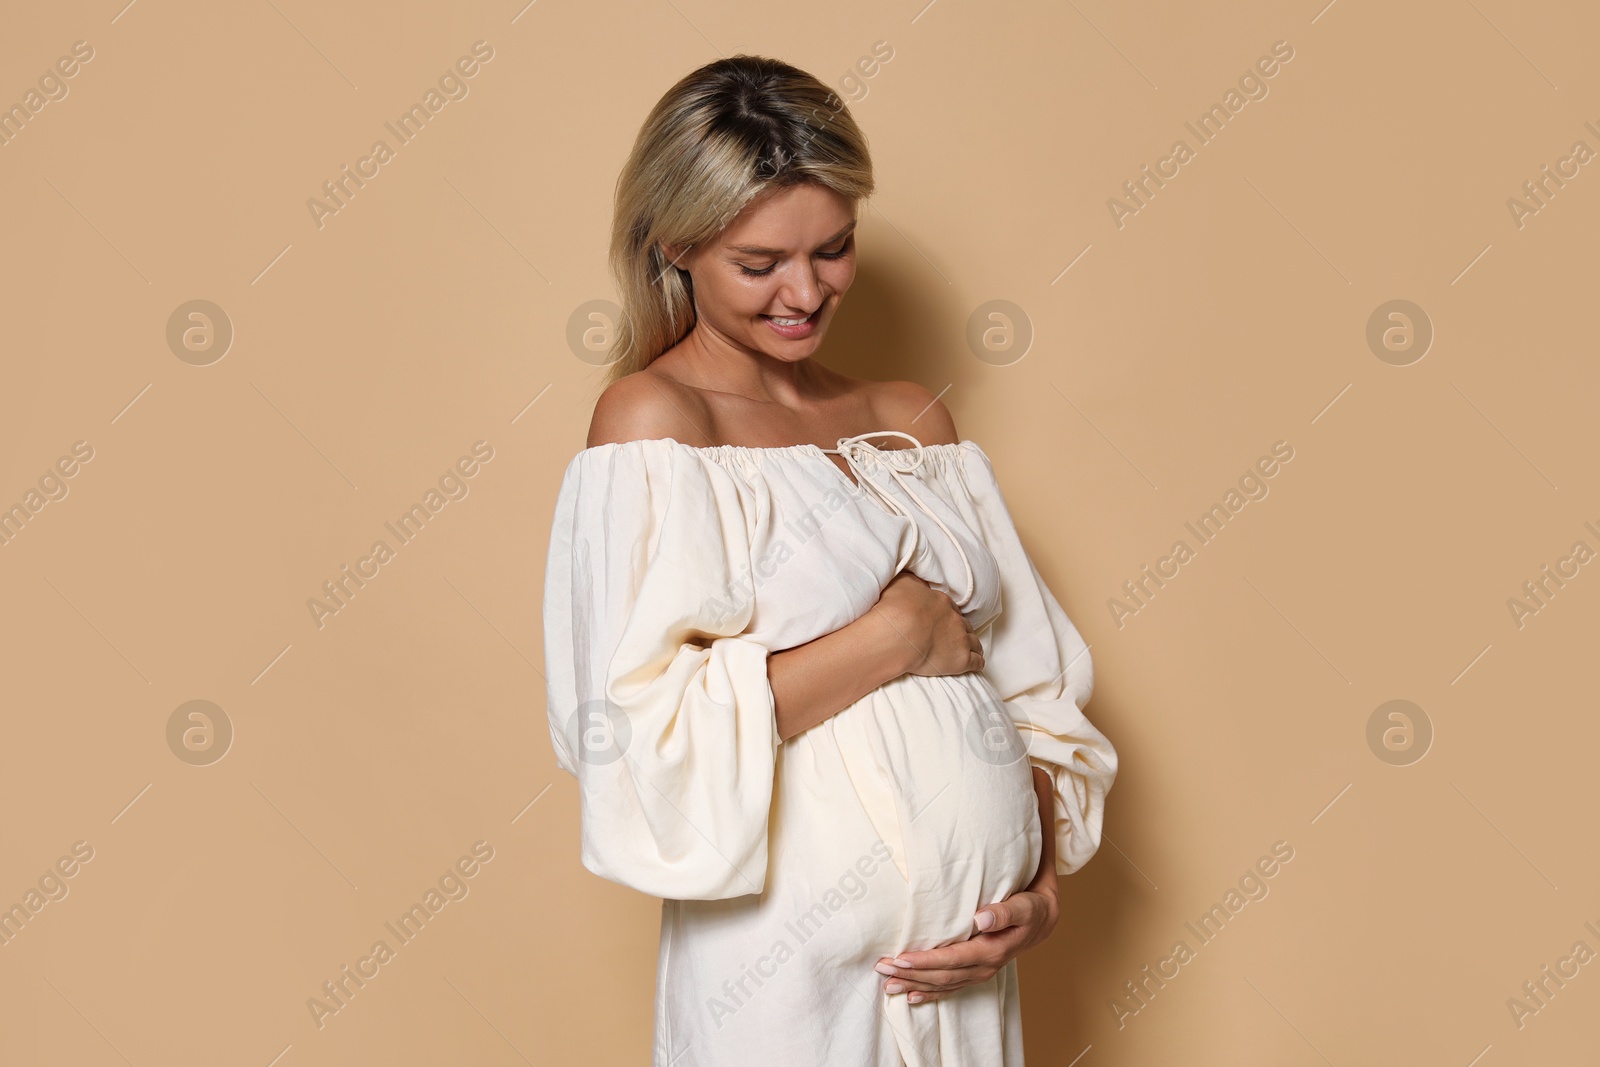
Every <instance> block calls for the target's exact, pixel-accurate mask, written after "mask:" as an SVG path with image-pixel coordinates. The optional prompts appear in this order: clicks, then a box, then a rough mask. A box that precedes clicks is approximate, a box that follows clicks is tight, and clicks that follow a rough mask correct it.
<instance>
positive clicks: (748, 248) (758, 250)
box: [727, 219, 860, 256]
mask: <svg viewBox="0 0 1600 1067" xmlns="http://www.w3.org/2000/svg"><path fill="white" fill-rule="evenodd" d="M859 221H860V220H859V219H851V220H850V222H849V223H848V224H847V225H846V226H845V228H844V229H842V230H840V231H839V232H838V233H836V234H834V235H833V236H832V237H830V238H828V239H827V240H826V241H823V242H822V244H820V245H818V246H817V247H818V248H822V247H823V246H825V245H831V244H833V242H835V241H837V240H838V239H839V238H841V237H843V236H845V235H846V234H848V233H850V231H852V230H854V229H855V228H856V223H857V222H859ZM727 247H728V248H729V249H730V250H732V251H734V252H743V253H745V254H746V255H750V256H781V255H783V253H784V249H782V248H763V247H761V246H760V245H728V246H727Z"/></svg>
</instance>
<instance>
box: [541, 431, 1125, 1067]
mask: <svg viewBox="0 0 1600 1067" xmlns="http://www.w3.org/2000/svg"><path fill="white" fill-rule="evenodd" d="M878 436H882V435H879V434H867V435H862V436H861V437H856V438H843V439H841V440H840V441H839V448H838V449H837V450H824V449H821V448H819V447H817V446H815V445H809V444H806V445H793V446H786V447H777V448H754V447H744V446H738V445H720V446H712V447H692V446H689V445H685V444H682V443H681V442H678V441H675V440H672V439H670V438H660V439H650V440H639V441H628V442H623V443H610V444H604V445H599V446H597V447H594V448H587V449H584V450H583V451H582V452H579V453H578V454H577V455H576V456H575V457H574V458H573V459H572V461H571V463H570V464H569V465H568V467H567V470H566V473H565V476H564V478H563V481H562V484H561V489H560V494H559V496H558V499H557V503H556V510H555V520H554V524H553V530H552V534H551V539H550V554H549V559H548V565H547V569H546V577H545V595H544V623H545V627H544V640H545V662H546V670H547V677H548V683H549V684H548V694H547V695H548V701H549V703H548V714H549V726H550V736H551V741H552V744H553V745H554V747H555V752H556V758H557V762H558V763H559V765H560V766H561V767H562V769H564V770H566V771H568V772H569V773H571V774H573V775H574V776H575V777H576V778H577V780H578V793H579V801H580V806H581V811H582V854H581V858H582V862H583V865H584V866H585V867H586V868H588V869H589V870H590V871H592V872H594V873H595V874H598V875H600V876H602V877H604V878H608V879H610V880H612V881H615V882H618V883H621V884H622V885H626V886H631V887H633V888H635V889H637V890H639V891H641V892H644V893H649V894H653V895H656V896H660V897H662V898H663V904H662V924H661V946H660V956H659V966H658V971H657V980H656V1004H655V1011H656V1025H655V1032H656V1037H655V1050H654V1057H653V1061H652V1062H653V1065H654V1067H668V1065H671V1067H724V1065H730V1067H731V1065H738V1067H747V1065H748V1064H750V1063H757V1062H775V1063H784V1064H788V1065H795V1067H811V1065H815V1067H824V1065H834V1064H850V1065H852V1067H853V1065H858V1064H860V1065H869V1067H995V1065H1000V1067H1018V1065H1020V1064H1021V1063H1022V1034H1021V1013H1020V1000H1019V994H1018V989H1017V975H1016V961H1015V960H1013V961H1012V962H1011V963H1009V964H1008V965H1007V966H1006V967H1005V968H1004V969H1003V970H1002V971H1001V972H1000V973H999V974H997V975H996V976H995V977H994V978H993V979H991V980H990V981H988V982H985V983H983V984H981V985H977V986H970V987H967V988H965V989H963V990H961V991H959V992H958V993H957V994H955V995H952V996H949V997H947V998H945V999H942V1000H937V1001H932V1002H925V1003H922V1004H910V1003H908V1002H907V1001H906V998H905V995H904V994H903V993H902V994H896V995H890V994H886V993H884V992H883V991H882V981H883V979H884V976H882V975H880V974H878V973H877V972H876V971H874V970H873V969H872V968H873V964H874V963H875V962H876V961H877V959H878V958H879V957H880V956H893V955H895V954H896V953H897V952H899V951H904V950H914V949H924V948H933V947H938V946H940V945H945V944H949V943H951V942H954V941H960V940H964V939H966V938H968V937H970V936H972V935H973V934H975V933H976V932H977V930H976V927H975V926H974V925H973V923H972V917H973V913H974V912H975V911H976V910H977V909H978V908H979V907H981V906H983V905H984V904H989V903H994V902H996V901H999V900H1003V899H1005V898H1006V897H1007V896H1009V895H1011V894H1012V893H1014V892H1016V891H1017V890H1019V889H1021V888H1023V887H1024V886H1026V885H1027V884H1028V883H1029V882H1030V881H1032V879H1033V876H1034V874H1035V872H1036V871H1037V869H1038V864H1039V857H1040V847H1041V840H1040V827H1039V820H1038V804H1037V800H1036V795H1035V793H1034V789H1033V779H1032V772H1031V770H1030V767H1041V768H1043V769H1044V770H1045V771H1047V772H1048V773H1049V774H1050V776H1051V778H1052V780H1053V782H1054V784H1055V796H1056V801H1055V808H1056V811H1055V816H1056V828H1057V836H1056V850H1057V864H1056V870H1057V872H1058V873H1059V874H1071V873H1072V872H1074V871H1076V870H1077V869H1078V868H1080V867H1082V866H1083V864H1084V863H1086V862H1087V861H1088V860H1089V858H1090V857H1091V856H1092V855H1094V853H1095V851H1096V849H1097V848H1098V847H1099V844H1100V833H1101V822H1102V818H1103V813H1104V805H1105V797H1106V793H1107V792H1108V791H1109V790H1110V788H1111V785H1112V782H1113V780H1114V779H1115V776H1116V771H1117V755H1116V752H1115V750H1114V749H1113V748H1112V746H1111V744H1110V742H1108V741H1107V740H1106V738H1105V736H1104V735H1102V734H1101V733H1100V732H1099V731H1098V730H1097V729H1096V728H1095V727H1094V726H1093V725H1091V724H1090V722H1089V721H1088V719H1086V718H1085V717H1084V715H1083V711H1082V709H1083V706H1084V705H1085V704H1086V703H1087V701H1088V699H1089V695H1090V691H1091V689H1092V686H1093V677H1094V676H1093V666H1092V663H1091V659H1090V657H1089V655H1088V650H1087V649H1086V647H1085V645H1084V642H1083V639H1082V638H1081V637H1080V636H1079V634H1078V631H1077V629H1076V628H1075V627H1074V626H1073V624H1072V622H1071V621H1070V620H1069V619H1068V618H1067V615H1066V613H1065V612H1064V611H1063V610H1062V609H1061V606H1060V604H1059V603H1058V602H1057V601H1056V598H1055V597H1054V596H1053V595H1052V594H1051V592H1050V590H1049V589H1048V588H1047V587H1046V586H1045V584H1044V582H1043V580H1042V579H1041V578H1040V576H1039V572H1038V570H1037V568H1035V566H1034V565H1033V562H1032V561H1031V560H1030V559H1029V557H1028V555H1027V553H1026V552H1025V551H1024V550H1023V548H1022V545H1021V543H1020V541H1019V539H1018V536H1017V532H1016V529H1015V527H1014V526H1013V524H1012V521H1011V517H1010V513H1009V510H1008V509H1007V507H1006V504H1005V501H1004V498H1003V497H1002V495H1001V492H1000V488H999V485H998V483H997V482H996V479H995V475H994V470H993V468H992V466H991V464H990V461H989V457H988V456H987V455H986V454H985V453H984V452H983V450H982V449H981V448H979V447H978V445H977V444H976V443H974V442H972V441H970V440H969V441H962V442H960V443H957V444H936V445H917V446H916V447H913V448H906V449H896V448H889V449H881V450H880V449H878V448H875V447H874V446H872V445H871V444H869V443H868V442H867V440H866V438H868V437H878ZM900 436H904V437H908V438H909V435H900ZM909 439H910V440H911V441H913V442H915V438H909ZM828 451H837V452H838V454H840V455H842V456H844V457H845V459H846V462H847V464H848V465H849V467H850V468H851V469H852V470H853V471H854V473H855V475H856V478H857V479H858V481H859V484H857V483H854V482H852V480H851V478H849V477H847V476H846V474H845V473H844V471H842V470H840V469H839V468H838V467H837V466H835V465H834V463H833V461H832V460H830V459H829V458H828V456H827V454H826V452H828ZM901 570H910V571H911V572H912V573H914V574H916V575H917V576H919V577H921V578H922V579H923V580H925V581H927V582H928V583H929V584H930V585H932V586H933V587H934V588H936V589H940V590H942V591H944V592H946V593H948V594H949V595H950V596H951V598H952V600H953V601H954V602H955V604H956V606H957V607H958V608H960V609H961V611H962V613H963V615H965V616H966V618H967V619H968V620H969V621H970V622H971V623H972V625H973V627H974V629H976V630H977V631H978V633H979V635H980V638H981V640H982V643H983V647H984V655H985V666H984V669H983V670H982V671H979V672H968V673H966V674H961V675H951V676H940V677H924V676H921V675H911V674H907V675H902V676H901V677H900V678H898V679H895V680H894V681H891V682H889V683H887V684H885V685H883V686H880V687H879V688H877V689H876V690H874V691H873V692H871V693H869V694H868V695H867V696H865V697H863V698H862V699H861V700H859V701H857V702H856V703H855V704H853V705H851V706H850V707H848V708H845V709H844V710H843V711H840V712H839V713H837V714H835V715H833V716H831V717H830V718H828V719H826V720H824V721H823V722H821V723H819V724H817V725H816V726H813V727H811V728H810V729H808V730H806V731H804V732H802V733H800V734H798V735H796V736H795V737H792V738H790V739H789V740H788V741H787V742H781V743H780V741H779V739H778V735H777V729H776V723H775V720H774V716H773V701H772V691H771V688H770V686H769V685H768V682H767V674H766V658H767V656H768V655H769V654H770V653H771V652H776V651H781V650H783V649H787V648H792V647H795V646H796V645H800V644H804V643H805V642H807V641H811V640H813V639H815V638H817V637H820V636H822V635H823V634H826V633H830V632H832V631H833V630H836V629H839V628H840V627H842V626H844V625H846V624H847V623H849V622H851V621H852V620H854V619H856V618H858V617H859V616H861V615H862V614H864V613H866V612H867V611H868V610H869V609H870V608H871V607H872V606H873V604H874V603H876V601H877V599H878V597H879V595H880V594H881V592H882V590H883V587H884V586H885V585H887V584H888V582H889V581H890V579H891V578H893V576H894V575H895V574H897V573H898V572H899V571H901Z"/></svg>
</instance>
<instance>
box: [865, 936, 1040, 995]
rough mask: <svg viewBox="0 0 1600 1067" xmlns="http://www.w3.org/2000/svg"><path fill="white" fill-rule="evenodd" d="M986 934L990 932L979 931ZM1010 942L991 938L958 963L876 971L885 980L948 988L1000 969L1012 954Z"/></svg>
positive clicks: (895, 967)
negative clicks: (991, 939)
mask: <svg viewBox="0 0 1600 1067" xmlns="http://www.w3.org/2000/svg"><path fill="white" fill-rule="evenodd" d="M981 936H982V937H986V939H987V937H989V934H981ZM1010 949H1011V945H1008V944H1006V942H1005V936H1003V934H1002V936H1000V937H995V939H994V941H986V942H984V944H981V945H978V952H974V953H971V957H970V958H965V960H962V961H960V963H949V965H942V966H920V968H902V966H891V965H883V966H878V968H877V971H878V974H883V976H885V977H886V979H888V981H902V982H910V984H926V985H933V987H950V985H957V984H962V982H973V981H978V982H981V981H984V979H986V977H989V976H990V974H994V973H995V971H998V969H1000V968H1002V966H1003V965H1005V961H1006V960H1008V958H1010V957H1011V952H1010Z"/></svg>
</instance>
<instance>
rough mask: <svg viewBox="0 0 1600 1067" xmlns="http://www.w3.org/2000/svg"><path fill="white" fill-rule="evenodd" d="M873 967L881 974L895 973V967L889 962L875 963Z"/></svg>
mask: <svg viewBox="0 0 1600 1067" xmlns="http://www.w3.org/2000/svg"><path fill="white" fill-rule="evenodd" d="M872 969H873V970H875V971H877V972H878V973H879V974H893V973H894V968H893V967H891V966H889V965H888V964H887V963H874V964H873V965H872Z"/></svg>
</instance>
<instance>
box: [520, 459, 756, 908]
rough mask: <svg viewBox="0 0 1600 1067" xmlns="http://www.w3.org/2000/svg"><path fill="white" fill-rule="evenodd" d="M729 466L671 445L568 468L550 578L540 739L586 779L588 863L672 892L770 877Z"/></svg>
mask: <svg viewBox="0 0 1600 1067" xmlns="http://www.w3.org/2000/svg"><path fill="white" fill-rule="evenodd" d="M745 510H746V509H745V507H744V505H743V503H742V502H741V497H740V494H739V486H738V483H737V482H736V481H735V479H734V476H733V475H732V474H731V473H730V472H729V471H727V470H726V469H725V468H723V467H721V466H719V465H717V463H716V462H715V461H714V460H712V459H709V458H707V457H704V456H702V455H701V454H700V453H698V452H695V451H694V450H692V449H689V448H687V447H686V446H683V445H680V444H679V443H678V442H675V441H670V440H640V441H628V442H622V443H609V444H605V445H600V446H597V447H593V448H588V449H585V450H584V451H582V452H580V453H579V454H578V455H577V456H576V457H574V459H573V460H572V462H571V463H570V464H569V465H568V467H567V470H566V473H565V475H564V477H563V480H562V484H561V489H560V492H559V494H558V497H557V501H556V507H555V519H554V523H553V527H552V530H551V535H550V551H549V557H548V561H547V565H546V570H545V590H544V605H543V607H544V649H545V665H546V667H545V670H546V683H547V686H546V688H547V694H546V695H547V699H548V703H547V713H548V717H549V726H550V739H551V742H552V744H553V745H554V747H555V753H556V761H557V763H558V764H559V765H560V767H561V768H562V769H563V770H565V771H567V772H568V773H570V774H572V775H573V776H574V777H576V778H577V780H578V797H579V805H580V810H581V822H582V832H581V837H582V861H583V865H584V866H585V867H586V868H588V869H589V870H590V871H592V872H594V873H595V874H598V875H600V876H601V877H602V878H607V879H610V880H611V881H613V882H618V883H620V884H622V885H625V886H630V887H631V888H634V889H637V890H639V891H640V892H643V893H650V894H653V895H655V896H659V897H665V898H670V899H676V900H720V899H723V898H727V897H736V896H741V895H744V894H746V893H759V892H761V891H762V889H763V888H764V887H765V885H766V874H767V819H768V813H769V810H770V808H771V802H772V790H773V768H774V765H775V760H776V753H777V747H778V743H779V738H778V729H777V723H776V721H775V719H774V717H773V700H772V690H771V688H770V687H769V685H768V682H767V656H768V649H767V648H766V647H765V646H764V645H761V644H759V643H757V642H755V641H753V640H750V639H749V638H746V637H741V636H740V634H741V632H742V631H743V630H744V629H745V628H746V626H747V625H748V623H749V621H750V616H751V612H752V610H753V606H754V602H753V598H752V597H751V596H750V595H749V590H750V588H751V587H750V584H749V581H750V577H749V576H750V573H751V572H750V547H749V546H750V536H749V532H748V529H747V526H746V518H745Z"/></svg>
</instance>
